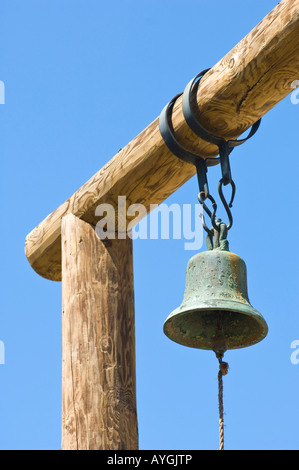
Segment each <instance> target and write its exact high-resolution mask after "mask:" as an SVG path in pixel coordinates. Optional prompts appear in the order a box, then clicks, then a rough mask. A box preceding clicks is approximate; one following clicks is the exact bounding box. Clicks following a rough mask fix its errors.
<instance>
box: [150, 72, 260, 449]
mask: <svg viewBox="0 0 299 470" xmlns="http://www.w3.org/2000/svg"><path fill="white" fill-rule="evenodd" d="M208 70H209V69H207V70H204V71H203V72H201V73H200V74H198V75H197V76H196V77H195V78H194V79H193V80H191V81H190V83H189V84H188V85H187V87H186V89H185V91H184V93H183V98H182V106H183V114H184V117H185V120H186V123H187V124H188V126H189V127H190V128H191V129H192V131H193V132H194V133H195V134H196V135H197V136H198V137H200V138H201V139H204V140H206V141H207V142H209V143H211V144H214V145H217V146H218V148H219V158H207V159H203V158H201V157H200V156H199V155H196V154H194V153H192V152H190V151H188V150H186V149H185V148H184V147H182V146H181V145H180V144H179V143H178V142H177V141H176V139H175V136H174V129H173V125H172V122H171V114H172V110H173V106H174V104H175V102H176V100H177V98H178V97H179V96H181V95H182V93H181V94H179V95H177V96H175V97H174V98H173V99H172V100H171V101H170V102H169V103H168V105H167V106H165V108H164V109H163V111H162V113H161V115H160V119H159V128H160V132H161V135H162V137H163V139H164V141H165V143H166V145H167V146H168V148H169V149H170V150H171V152H172V153H173V154H174V155H176V156H177V157H178V158H180V159H182V160H184V161H186V162H188V163H192V164H194V165H195V167H196V171H197V177H198V184H199V194H198V200H199V202H200V204H201V205H202V208H203V211H204V212H205V213H206V214H207V215H208V217H209V219H210V222H211V228H209V227H208V226H207V225H206V222H205V218H204V215H203V214H201V218H202V225H203V228H204V230H205V231H206V232H207V238H206V243H207V251H204V252H201V253H197V254H196V255H194V256H192V258H191V259H190V260H189V262H188V265H187V271H186V284H185V292H184V297H183V301H182V304H181V305H180V306H179V307H178V308H176V309H175V310H174V311H173V312H172V313H171V314H170V315H169V316H168V317H167V319H166V321H165V323H164V333H165V334H166V336H168V338H170V339H171V340H173V341H175V342H176V343H179V344H182V345H184V346H188V347H192V348H197V349H207V350H212V351H214V352H215V354H216V357H217V359H218V361H219V372H218V405H219V441H220V450H224V420H223V415H224V412H223V380H222V379H223V376H224V375H226V374H227V372H228V364H227V362H224V361H223V356H224V353H225V351H227V350H230V349H237V348H244V347H247V346H251V345H253V344H256V343H258V342H259V341H261V340H263V339H264V338H265V336H266V335H267V332H268V327H267V324H266V322H265V320H264V318H263V316H262V315H261V314H260V313H259V312H258V311H257V310H256V309H254V308H253V307H252V305H251V304H250V302H249V298H248V291H247V274H246V265H245V262H244V261H243V260H242V259H241V258H240V257H239V256H238V255H236V254H235V253H232V252H230V251H229V244H228V241H227V234H228V231H229V230H230V229H231V227H232V224H233V218H232V213H231V210H230V209H231V207H232V203H233V200H234V197H235V192H236V186H235V183H234V181H233V180H232V176H231V170H230V163H229V155H230V153H231V152H232V150H233V149H234V148H235V147H236V146H239V145H241V144H243V143H244V142H246V141H247V140H248V139H249V138H250V137H252V136H253V135H254V134H255V133H256V131H257V129H258V128H259V125H260V120H259V121H257V122H256V123H255V124H254V125H253V126H252V128H251V131H250V132H249V135H248V136H247V137H246V138H244V139H240V140H228V141H226V140H225V139H223V138H222V137H218V136H214V135H213V134H211V133H210V132H208V131H207V130H206V129H204V128H203V127H202V126H201V124H200V123H199V122H198V120H197V119H196V118H195V115H194V113H193V111H192V108H191V101H192V100H191V94H192V90H193V88H194V86H195V85H196V86H198V85H199V81H200V79H201V78H202V77H203V75H204V74H205V73H206V72H207V71H208ZM218 163H220V166H221V174H222V175H221V179H220V180H219V184H218V195H219V198H220V200H221V202H222V204H223V207H224V209H225V212H226V215H227V217H228V223H227V224H225V223H224V222H223V221H222V220H221V219H219V218H217V217H216V212H217V204H216V201H215V199H214V198H213V197H212V196H211V194H210V192H209V186H208V181H207V169H208V167H211V166H214V165H217V164H218ZM227 185H230V186H231V198H230V202H229V203H228V202H227V201H226V199H225V197H224V195H223V186H227ZM207 200H209V201H210V202H211V204H212V210H210V209H209V208H208V206H207V204H206V202H207Z"/></svg>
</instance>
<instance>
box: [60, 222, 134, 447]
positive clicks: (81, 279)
mask: <svg viewBox="0 0 299 470" xmlns="http://www.w3.org/2000/svg"><path fill="white" fill-rule="evenodd" d="M62 272H63V276H62V303H63V316H62V338H63V365H62V371H63V380H62V387H63V394H62V449H64V450H121V449H130V450H131V449H137V448H138V430H137V415H136V379H135V329H134V287H133V263H132V242H131V240H130V239H126V240H111V241H109V242H107V243H105V242H102V241H101V240H100V239H99V238H98V237H97V235H96V233H95V231H94V229H93V227H92V226H91V225H89V224H88V223H86V222H84V221H82V220H80V219H78V218H77V217H75V216H74V215H72V214H69V215H67V216H65V217H64V218H63V219H62Z"/></svg>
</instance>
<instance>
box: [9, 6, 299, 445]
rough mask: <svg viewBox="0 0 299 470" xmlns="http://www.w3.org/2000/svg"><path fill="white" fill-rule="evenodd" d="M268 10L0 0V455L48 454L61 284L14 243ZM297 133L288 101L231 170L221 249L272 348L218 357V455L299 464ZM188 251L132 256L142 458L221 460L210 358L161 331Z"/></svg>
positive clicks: (53, 429) (191, 186) (54, 440)
mask: <svg viewBox="0 0 299 470" xmlns="http://www.w3.org/2000/svg"><path fill="white" fill-rule="evenodd" d="M249 3H250V5H249ZM276 4H277V2H276V1H270V0H263V1H262V2H261V1H258V0H252V1H251V2H247V4H245V2H240V1H236V0H229V1H227V2H223V1H220V0H211V1H210V2H205V1H200V0H197V1H193V0H184V1H183V0H152V1H151V2H143V1H140V0H139V1H135V0H128V1H125V2H124V1H119V0H116V1H114V2H102V1H95V0H88V1H86V0H72V1H71V0H59V1H58V0H52V1H51V2H50V1H45V0H39V1H38V0H27V1H26V2H25V1H24V0H14V1H8V0H2V2H1V7H0V8H1V15H0V16H1V18H0V48H1V67H0V70H1V74H0V80H2V81H3V82H4V83H5V105H1V106H0V135H1V138H0V154H1V159H0V165H1V172H0V175H1V185H0V191H1V200H2V202H3V204H2V230H1V258H2V270H1V286H2V308H1V316H0V340H1V341H2V342H3V343H4V345H5V364H4V365H0V385H1V386H0V417H1V426H0V448H1V449H34V450H37V449H60V438H61V284H60V283H55V282H52V281H48V280H45V279H43V278H41V277H39V276H38V275H37V274H36V273H35V272H34V271H33V270H32V268H31V267H30V265H29V263H28V261H27V259H26V257H25V254H24V242H25V237H26V235H27V234H28V233H29V232H30V231H31V230H32V229H33V228H34V227H35V226H36V225H37V224H38V223H39V222H41V221H42V220H43V219H44V218H45V217H46V216H47V215H48V214H49V213H51V212H52V211H53V210H55V209H56V208H57V207H58V206H59V205H60V204H62V203H63V202H64V201H65V200H66V199H67V198H68V197H69V196H70V195H71V194H72V193H74V192H75V191H76V190H77V189H78V188H79V187H80V186H81V185H82V184H83V183H84V182H85V181H86V180H88V179H89V178H90V177H91V176H92V175H93V174H94V173H95V172H97V171H98V170H99V169H100V168H101V167H102V166H103V165H104V164H105V163H106V162H107V161H109V160H110V158H112V157H113V156H114V155H115V153H116V152H117V151H118V150H119V148H121V147H124V146H125V145H126V144H127V143H129V142H130V140H132V138H134V137H135V136H136V135H137V134H138V133H139V132H141V131H142V130H143V129H144V128H145V127H146V126H147V125H148V124H150V123H151V122H152V121H153V119H155V118H156V117H157V116H158V115H159V113H160V111H161V110H162V108H163V107H164V105H165V104H166V103H167V102H168V101H169V100H170V99H171V98H172V97H173V96H174V95H175V94H177V93H179V92H181V91H183V89H184V87H185V86H186V84H187V83H188V82H189V80H190V79H191V78H192V77H193V76H195V75H196V74H197V73H198V72H199V71H201V70H202V69H205V68H208V67H211V66H213V65H214V64H215V63H216V62H217V61H218V60H220V59H221V58H222V57H223V55H225V54H226V53H227V52H228V51H229V50H230V49H231V48H232V47H233V46H234V45H236V44H237V43H238V42H239V40H241V39H242V38H243V37H244V36H245V35H246V34H247V33H248V32H249V31H250V30H251V29H252V28H253V27H254V26H255V25H256V24H257V23H258V22H259V21H260V20H261V19H262V18H263V17H264V16H265V15H266V14H267V13H268V12H269V11H270V10H272V8H274V7H275V6H276ZM298 79H299V76H298ZM298 118H299V105H294V104H292V103H291V100H290V97H287V98H286V99H285V100H283V101H282V102H281V103H280V104H279V105H278V106H276V107H275V108H274V109H273V110H272V111H271V112H269V113H268V114H267V115H266V116H265V117H264V118H263V121H262V125H261V127H260V129H259V131H258V133H257V135H256V136H254V138H253V139H251V141H249V142H248V143H246V144H245V145H244V146H242V147H240V148H239V149H236V150H235V151H234V152H233V154H232V156H231V168H232V173H233V177H234V179H235V181H236V184H237V194H236V200H235V204H234V207H233V215H234V226H233V228H232V230H231V231H230V233H229V241H230V249H231V251H234V252H235V253H237V254H238V255H239V256H241V257H242V258H243V259H244V260H245V262H246V264H247V269H248V289H249V297H250V301H251V303H252V305H253V306H254V307H255V308H256V309H257V310H259V311H260V312H261V313H262V314H263V316H264V317H265V319H266V321H267V323H268V326H269V334H268V336H267V338H266V339H265V340H264V341H263V342H261V343H259V344H257V345H255V346H253V347H250V348H246V349H242V350H235V351H229V352H228V353H227V354H226V359H227V361H228V362H229V364H230V372H229V374H228V376H226V377H225V378H224V406H225V444H226V448H227V449H297V450H298V449H299V443H298V427H297V421H298V415H299V404H298V387H299V364H298V365H295V364H292V362H291V354H292V352H293V350H292V349H291V343H292V342H293V341H295V340H299V315H298V290H299V285H298V266H299V259H298V247H297V238H298V237H297V234H298V229H299V226H298V217H297V208H298V169H299V168H298V157H299V155H298ZM218 170H219V169H218V167H216V168H215V169H212V170H210V171H209V181H210V187H211V189H212V190H213V188H216V187H217V186H216V185H217V182H218V179H219V171H218ZM197 192H198V188H197V181H196V178H192V179H191V180H190V181H189V182H188V183H186V184H185V185H184V186H183V187H182V188H180V189H179V190H178V191H177V192H176V193H175V194H173V195H172V196H171V197H170V198H169V199H168V200H167V201H166V202H167V203H168V204H171V203H178V204H188V203H196V202H197ZM204 249H205V245H204V246H203V247H202V250H204ZM193 254H194V252H191V251H187V250H184V240H172V239H171V240H135V241H134V276H135V303H136V361H137V403H138V421H139V440H140V449H182V450H183V449H217V448H218V408H217V407H218V403H217V372H218V364H217V361H216V359H215V357H214V354H213V353H211V352H209V351H200V350H193V349H189V348H185V347H183V346H179V345H177V344H175V343H173V342H171V341H170V340H169V339H168V338H166V337H165V336H164V334H163V323H164V321H165V319H166V317H167V316H168V314H169V313H170V312H171V311H172V310H173V309H174V308H176V307H177V306H178V305H179V304H180V303H181V300H182V296H183V292H184V283H185V270H186V265H187V262H188V259H189V258H190V257H191V256H192V255H193Z"/></svg>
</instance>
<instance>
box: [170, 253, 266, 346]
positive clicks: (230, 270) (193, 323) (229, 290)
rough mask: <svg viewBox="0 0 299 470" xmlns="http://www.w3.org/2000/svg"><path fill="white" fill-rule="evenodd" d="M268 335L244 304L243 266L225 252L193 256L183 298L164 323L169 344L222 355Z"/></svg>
mask: <svg viewBox="0 0 299 470" xmlns="http://www.w3.org/2000/svg"><path fill="white" fill-rule="evenodd" d="M267 332H268V327H267V324H266V322H265V320H264V318H263V317H262V315H261V314H260V313H259V312H258V311H257V310H255V309H254V308H253V307H252V306H251V305H250V303H249V299H248V293H247V274H246V265H245V262H244V261H243V260H242V259H241V258H240V257H239V256H237V255H236V254H234V253H231V252H230V251H228V250H223V249H219V248H218V249H212V250H209V251H204V252H201V253H198V254H196V255H195V256H193V257H192V258H191V259H190V260H189V262H188V266H187V273H186V287H185V294H184V299H183V302H182V304H181V306H180V307H178V308H177V309H176V310H174V311H173V312H172V313H171V314H170V315H169V317H168V318H167V320H166V321H165V324H164V333H165V334H166V336H168V337H169V338H170V339H171V340H173V341H175V342H177V343H179V344H182V345H184V346H189V347H192V348H199V349H210V350H213V351H215V352H216V354H223V353H224V352H225V351H226V350H227V349H237V348H244V347H246V346H250V345H253V344H255V343H258V342H259V341H261V340H262V339H264V338H265V336H266V335H267Z"/></svg>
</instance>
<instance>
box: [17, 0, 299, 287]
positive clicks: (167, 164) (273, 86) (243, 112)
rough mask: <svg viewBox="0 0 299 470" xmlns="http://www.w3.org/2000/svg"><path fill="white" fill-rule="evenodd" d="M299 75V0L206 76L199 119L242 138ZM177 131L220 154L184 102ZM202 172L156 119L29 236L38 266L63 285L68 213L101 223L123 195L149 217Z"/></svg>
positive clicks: (286, 3) (286, 1)
mask: <svg viewBox="0 0 299 470" xmlns="http://www.w3.org/2000/svg"><path fill="white" fill-rule="evenodd" d="M208 65H209V64H204V67H206V66H208ZM204 67H203V66H201V68H204ZM298 77H299V0H283V1H281V2H280V3H279V4H278V5H277V6H276V8H274V10H273V11H272V12H270V13H269V14H268V15H267V16H266V17H265V18H264V19H263V20H262V21H261V22H260V23H259V24H258V25H257V26H256V27H255V28H254V29H253V30H252V31H251V32H250V33H249V34H248V35H247V36H246V37H245V38H244V39H243V40H242V41H241V42H240V43H239V44H238V45H237V46H236V47H235V48H234V49H233V50H232V51H230V52H229V53H228V54H227V55H226V56H225V57H224V58H223V59H222V60H220V61H219V62H218V63H217V64H216V65H215V66H214V67H213V68H212V69H211V70H210V71H209V72H208V73H207V74H206V75H205V76H204V77H203V78H202V80H201V82H200V86H199V87H198V90H197V93H196V94H195V98H194V105H195V106H196V107H197V117H198V119H199V120H200V122H201V123H202V124H203V125H204V126H205V127H206V128H207V129H208V130H210V131H212V132H214V133H216V134H218V135H220V136H222V137H226V138H237V137H238V136H239V135H240V134H242V133H243V132H244V131H245V130H246V129H248V128H249V127H250V126H251V125H252V124H253V123H254V122H255V121H257V120H258V119H259V118H260V117H262V116H264V115H265V114H266V113H267V112H268V111H269V110H271V109H272V108H273V107H274V106H275V105H276V104H277V103H279V102H280V101H281V100H282V99H283V98H285V97H286V96H287V95H288V94H289V93H291V92H292V91H293V88H292V87H291V84H292V82H293V81H294V80H296V79H298ZM179 91H182V90H179ZM171 98H172V96H169V97H167V98H166V102H167V101H169V100H170V99H171ZM195 101H196V102H195ZM165 104H166V103H165ZM173 125H174V129H175V133H176V136H177V139H178V140H179V142H180V143H181V144H182V145H184V146H185V147H186V148H188V149H190V150H193V151H196V152H197V153H198V154H199V155H201V156H202V157H204V158H205V157H207V156H216V155H217V148H215V147H214V146H212V145H210V144H207V143H206V142H203V141H201V140H199V139H198V138H197V137H196V136H195V135H194V133H193V132H192V131H191V130H190V129H189V128H188V127H187V125H186V123H185V120H184V118H183V114H182V109H181V99H179V100H178V101H177V103H176V105H175V109H174V113H173ZM259 132H262V130H260V131H259ZM194 174H195V170H194V167H193V166H192V165H190V164H188V163H184V162H182V161H180V160H179V159H178V158H177V157H175V156H173V155H172V154H171V153H170V152H169V150H168V148H167V147H166V145H165V144H164V142H163V140H162V138H161V136H160V132H159V127H158V119H156V120H155V121H154V122H153V123H151V124H150V125H149V126H148V127H147V128H146V129H145V130H144V131H143V132H141V133H140V134H139V135H138V136H137V137H136V138H135V139H134V140H132V142H130V143H129V144H128V145H127V146H126V147H125V148H124V149H122V150H121V151H120V152H119V153H118V154H117V155H116V156H115V157H114V158H112V159H111V160H110V161H109V162H108V163H107V164H106V165H105V166H104V167H103V168H102V169H101V170H100V171H98V172H97V173H96V174H95V175H94V176H93V177H92V178H91V179H90V180H89V181H87V182H86V183H85V184H84V185H83V186H82V187H81V188H80V189H79V190H78V191H77V192H76V193H75V194H73V196H71V197H70V198H69V199H68V200H67V201H66V202H65V203H64V204H62V205H61V206H60V207H59V208H58V209H57V210H55V211H54V212H53V213H52V214H50V215H49V216H48V217H47V218H46V219H45V220H44V221H43V222H41V223H40V224H39V225H38V226H37V227H36V228H35V229H34V230H33V231H32V232H31V233H30V234H29V235H28V236H27V238H26V244H25V252H26V256H27V258H28V260H29V262H30V264H31V266H32V267H33V269H35V271H36V272H37V273H39V274H40V275H41V276H44V277H46V278H48V279H52V280H61V247H60V246H61V243H60V230H61V220H62V217H63V216H64V215H66V214H67V213H73V214H75V215H76V216H77V217H79V218H81V219H82V220H85V221H86V222H89V223H92V224H96V223H97V221H98V220H99V219H98V218H97V217H96V216H95V208H96V207H97V206H98V205H99V204H101V203H110V204H113V205H114V207H115V208H117V198H118V196H119V195H124V196H126V197H127V204H128V205H130V204H133V203H141V204H143V205H144V206H145V207H146V208H147V211H149V210H150V204H160V203H161V202H163V201H164V200H165V199H166V198H167V197H169V196H170V195H171V194H172V193H173V192H174V191H176V190H177V189H178V188H179V187H180V186H181V185H183V184H184V183H185V182H186V181H187V180H188V179H190V178H191V177H192V176H193V175H194Z"/></svg>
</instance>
